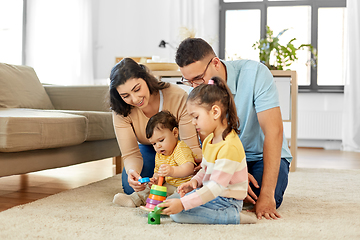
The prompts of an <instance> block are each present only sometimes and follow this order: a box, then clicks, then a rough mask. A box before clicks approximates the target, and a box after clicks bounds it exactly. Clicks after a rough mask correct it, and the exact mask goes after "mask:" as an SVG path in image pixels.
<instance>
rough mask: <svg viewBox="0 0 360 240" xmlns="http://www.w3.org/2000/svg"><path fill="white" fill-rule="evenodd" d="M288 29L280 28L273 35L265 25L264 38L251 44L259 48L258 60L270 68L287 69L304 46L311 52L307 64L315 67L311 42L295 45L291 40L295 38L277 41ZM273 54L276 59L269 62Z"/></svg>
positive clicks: (314, 54)
mask: <svg viewBox="0 0 360 240" xmlns="http://www.w3.org/2000/svg"><path fill="white" fill-rule="evenodd" d="M288 30H289V29H284V30H282V31H281V32H280V33H279V34H278V35H277V36H274V33H273V31H272V30H271V29H270V27H269V26H266V38H262V39H260V40H259V41H257V42H256V43H254V44H253V46H252V47H253V48H254V49H255V50H256V49H259V50H260V51H259V58H260V62H262V63H263V64H265V65H266V66H267V67H268V68H269V69H270V70H287V69H288V67H290V65H291V64H292V63H294V62H295V61H296V60H297V59H298V57H297V51H299V50H302V49H304V48H308V49H309V51H310V52H311V53H312V57H311V59H310V60H309V61H308V62H307V64H309V63H310V64H311V66H312V67H316V63H317V52H316V49H315V48H314V47H313V46H312V45H311V44H301V45H300V46H299V47H295V46H294V44H293V42H294V41H295V40H296V38H293V39H291V40H290V41H289V42H288V43H287V44H286V45H281V44H280V43H279V38H280V36H281V35H283V34H284V33H285V32H286V31H288ZM272 55H274V56H275V59H276V61H275V62H274V63H273V64H271V63H270V56H272Z"/></svg>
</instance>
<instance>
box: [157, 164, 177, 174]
mask: <svg viewBox="0 0 360 240" xmlns="http://www.w3.org/2000/svg"><path fill="white" fill-rule="evenodd" d="M173 172H174V168H173V167H172V166H170V165H169V164H161V166H160V167H159V171H158V174H159V175H160V176H164V177H167V176H171V175H172V174H173Z"/></svg>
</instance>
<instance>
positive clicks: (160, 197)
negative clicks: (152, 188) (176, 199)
mask: <svg viewBox="0 0 360 240" xmlns="http://www.w3.org/2000/svg"><path fill="white" fill-rule="evenodd" d="M149 198H150V199H154V200H159V201H164V200H165V199H166V197H164V196H158V195H154V194H150V195H149Z"/></svg>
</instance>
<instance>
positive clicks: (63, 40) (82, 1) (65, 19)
mask: <svg viewBox="0 0 360 240" xmlns="http://www.w3.org/2000/svg"><path fill="white" fill-rule="evenodd" d="M27 5H28V6H27V8H28V9H27V36H26V42H27V44H26V65H28V66H31V67H33V68H34V69H35V71H36V73H37V75H38V77H39V79H40V81H41V82H42V83H50V84H59V85H91V84H94V73H93V54H92V49H93V47H92V46H93V44H92V1H89V0H31V1H27Z"/></svg>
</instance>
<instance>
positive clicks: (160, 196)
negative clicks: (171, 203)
mask: <svg viewBox="0 0 360 240" xmlns="http://www.w3.org/2000/svg"><path fill="white" fill-rule="evenodd" d="M163 182H164V177H159V182H158V185H152V186H151V189H150V195H149V197H148V198H147V199H146V206H145V207H146V208H149V209H151V210H153V209H154V208H155V207H156V205H158V204H160V203H162V202H163V201H164V200H165V199H166V193H167V188H166V187H164V186H162V185H163Z"/></svg>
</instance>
